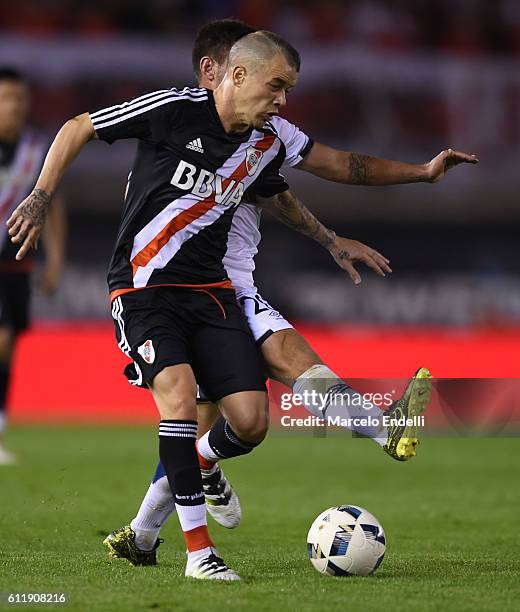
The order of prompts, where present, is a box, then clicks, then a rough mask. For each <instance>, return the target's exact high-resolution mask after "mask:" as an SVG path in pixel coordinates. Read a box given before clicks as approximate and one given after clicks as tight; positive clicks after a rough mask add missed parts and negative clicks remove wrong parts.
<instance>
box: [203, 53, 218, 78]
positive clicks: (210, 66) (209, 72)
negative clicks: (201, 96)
mask: <svg viewBox="0 0 520 612" xmlns="http://www.w3.org/2000/svg"><path fill="white" fill-rule="evenodd" d="M199 68H200V76H201V77H205V78H206V79H207V80H208V81H210V82H211V83H213V82H214V81H215V79H216V78H217V71H216V62H215V60H214V59H213V58H212V57H209V56H208V55H205V56H204V57H201V58H200V62H199Z"/></svg>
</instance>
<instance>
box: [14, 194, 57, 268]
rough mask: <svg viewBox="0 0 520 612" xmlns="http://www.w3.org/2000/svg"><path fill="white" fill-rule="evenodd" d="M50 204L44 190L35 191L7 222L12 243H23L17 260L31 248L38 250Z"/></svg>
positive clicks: (49, 199)
mask: <svg viewBox="0 0 520 612" xmlns="http://www.w3.org/2000/svg"><path fill="white" fill-rule="evenodd" d="M50 202H51V198H50V196H49V194H47V193H46V192H45V191H43V190H42V189H33V191H32V192H31V193H30V194H29V195H28V196H27V197H26V198H25V200H24V201H23V202H22V203H21V204H19V205H18V206H17V207H16V208H15V210H14V211H13V214H12V215H11V216H10V217H9V219H8V220H7V223H6V225H7V228H8V233H9V236H10V237H11V242H13V243H14V244H19V243H22V246H21V247H20V249H19V251H18V253H17V254H16V259H17V260H20V259H23V258H24V257H25V255H27V253H28V251H29V249H30V248H31V247H32V248H37V246H38V238H39V237H40V234H41V233H42V230H43V226H44V225H45V217H46V215H47V209H48V208H49V204H50Z"/></svg>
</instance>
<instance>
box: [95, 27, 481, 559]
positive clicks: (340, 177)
mask: <svg viewBox="0 0 520 612" xmlns="http://www.w3.org/2000/svg"><path fill="white" fill-rule="evenodd" d="M253 31H255V30H254V28H251V27H250V26H248V25H247V24H245V23H243V22H241V21H237V20H234V19H222V20H217V21H213V22H209V23H208V24H206V25H204V26H203V27H202V28H201V30H200V31H199V33H198V35H197V37H196V40H195V43H194V46H193V53H192V64H193V70H194V72H195V75H196V77H197V79H198V81H199V85H200V86H204V87H207V88H209V89H213V88H215V87H216V86H218V84H219V83H220V81H221V80H222V78H223V76H224V74H225V72H226V69H227V57H228V54H229V49H230V47H231V45H233V44H234V43H235V42H236V41H237V40H238V39H240V38H242V37H243V36H245V35H247V34H250V33H251V32H253ZM271 121H274V120H273V119H272V120H271ZM277 123H278V128H279V130H278V133H279V135H280V137H281V138H282V140H285V141H286V142H287V140H291V139H292V132H294V131H299V130H298V128H296V127H295V126H293V125H292V124H289V123H288V122H285V124H286V125H284V124H281V125H280V122H277ZM280 130H282V133H281V132H280ZM302 136H304V135H303V134H302V133H300V135H299V136H298V138H297V140H298V141H299V142H303V143H305V139H304V138H302ZM311 144H312V146H308V145H304V147H303V149H301V150H299V151H298V158H299V160H300V161H299V162H298V163H297V164H296V165H295V167H296V168H301V169H304V170H306V171H308V172H312V173H313V174H316V175H317V176H320V177H323V178H329V179H332V180H336V181H338V182H343V183H346V184H367V185H368V184H392V183H402V182H414V181H420V180H428V181H434V180H438V179H440V178H441V177H442V175H443V173H444V172H445V171H446V170H447V169H448V167H450V165H457V164H458V163H461V162H463V161H466V162H474V161H476V159H475V156H469V155H466V154H464V153H457V152H452V151H449V150H447V151H444V152H442V153H441V154H440V155H439V156H437V157H436V158H435V159H434V160H432V161H431V162H429V163H428V164H406V163H402V162H396V161H390V160H384V159H379V158H374V157H370V156H367V155H359V154H355V153H349V152H346V151H339V150H335V149H330V148H329V147H325V146H324V145H320V144H319V143H316V142H314V143H312V141H311ZM291 148H292V149H293V148H294V147H291ZM296 150H298V149H296ZM310 153H312V156H310ZM309 157H310V160H309ZM327 161H329V162H330V166H328V165H327ZM291 165H292V164H291ZM426 175H428V176H426ZM268 208H269V210H270V211H271V212H272V213H273V214H274V215H275V216H276V217H277V218H278V219H279V220H281V221H282V222H284V223H285V224H286V225H288V226H289V227H291V228H293V229H295V230H297V231H299V232H302V233H304V234H305V235H307V236H309V237H311V238H312V239H313V240H316V241H317V242H318V243H319V244H321V245H322V246H324V247H325V248H327V250H329V252H330V253H331V255H332V256H333V257H334V259H335V261H336V263H338V265H339V266H340V267H342V268H343V269H344V270H345V271H346V272H348V274H349V275H350V277H351V279H352V281H353V282H355V283H358V282H359V281H360V276H359V274H358V272H357V270H356V269H355V267H354V265H353V264H354V263H355V262H357V261H361V262H363V263H365V264H366V265H368V266H370V267H371V268H372V269H373V270H374V271H375V272H376V273H378V274H380V275H384V273H388V272H390V269H389V267H388V265H387V264H388V260H386V259H385V258H384V257H383V256H381V255H380V254H379V253H377V251H374V250H373V249H371V248H370V247H368V246H366V245H364V244H362V243H359V242H357V241H355V240H348V239H346V238H342V237H340V236H337V235H336V234H335V233H334V232H333V231H332V230H329V229H327V228H326V227H325V226H323V225H322V224H321V223H320V222H319V221H318V219H316V217H315V216H314V215H313V214H312V213H311V212H310V211H309V210H308V209H307V208H306V207H305V205H304V204H303V203H302V202H300V201H299V200H298V199H297V198H295V196H294V195H292V194H291V192H290V191H284V192H282V193H280V194H278V195H277V196H276V198H273V199H272V201H270V202H269V203H268ZM238 216H239V213H237V215H236V216H235V218H234V221H233V223H235V221H236V219H237V217H238ZM254 221H255V220H254V219H253V220H252V221H251V223H252V224H253V225H254ZM245 230H246V231H247V226H245ZM231 238H234V235H230V243H231V242H232V241H231ZM244 257H246V258H247V257H251V255H250V254H249V253H248V252H247V251H246V252H245V253H244ZM229 273H230V276H231V270H229ZM243 282H244V280H243V279H242V283H243ZM246 282H247V281H246ZM251 283H252V284H253V281H252V280H251ZM234 284H235V287H236V283H234ZM247 295H248V298H247V299H251V300H258V299H259V298H260V296H255V291H253V293H252V295H253V297H252V298H249V295H251V294H247ZM262 304H263V305H264V307H263V308H262V309H260V310H262V311H265V314H260V312H259V313H258V314H257V315H256V316H252V317H250V318H249V323H250V325H252V326H253V327H255V326H256V328H259V329H260V330H261V332H263V331H265V330H266V329H267V333H266V334H264V335H261V336H260V340H257V345H258V347H259V350H260V351H261V353H262V357H263V359H264V361H265V363H266V365H267V371H268V374H269V376H270V377H271V378H274V379H276V380H279V381H283V382H284V383H286V384H289V385H291V386H296V387H299V388H300V390H301V386H302V385H303V389H304V390H305V389H307V390H308V391H309V392H310V393H309V396H311V394H312V391H313V390H314V391H317V392H320V393H323V392H325V391H326V389H323V388H322V385H323V383H324V381H325V380H326V381H327V388H330V387H334V388H335V389H336V390H337V389H338V388H341V389H342V392H343V393H345V394H346V393H349V392H351V391H352V390H351V389H350V388H348V387H347V386H346V385H345V384H343V381H342V380H341V379H339V378H338V376H337V375H336V374H335V373H334V372H333V371H332V370H330V369H329V368H327V366H326V365H325V364H323V362H322V361H321V359H320V357H319V356H318V355H317V354H316V353H315V352H314V351H313V349H312V348H311V347H310V346H309V345H308V343H307V342H306V340H305V339H304V338H303V337H302V336H301V335H300V334H298V332H297V331H296V330H295V329H294V328H292V326H290V324H287V322H286V325H285V326H284V327H283V328H279V329H276V328H274V329H272V330H269V327H271V326H272V323H266V324H265V325H264V324H263V323H258V321H260V320H261V319H262V317H263V316H265V317H266V319H269V316H279V313H277V312H275V311H274V310H273V309H272V307H270V306H269V304H267V303H266V302H265V301H263V300H262ZM255 337H256V336H255ZM422 371H423V373H424V369H422ZM198 402H199V403H198V408H199V410H198V417H199V419H198V435H199V436H200V437H203V439H202V444H204V442H205V438H204V434H206V433H207V432H208V431H210V430H211V428H212V426H213V425H214V423H215V422H216V421H217V419H218V418H220V412H219V409H218V406H216V405H214V404H211V403H208V401H207V399H206V398H204V396H202V397H201V398H200V400H198ZM305 407H306V408H307V409H309V410H310V412H311V413H313V410H312V407H310V406H308V405H306V406H305ZM363 433H364V435H367V434H368V433H369V432H367V431H366V430H365V431H364V432H363ZM381 433H382V432H381V431H374V430H373V431H371V432H370V434H371V437H373V438H374V439H376V441H377V442H378V443H379V444H380V445H382V446H383V448H384V449H385V450H386V452H387V453H388V454H389V455H390V456H391V457H393V458H396V459H399V460H406V459H411V458H412V457H413V456H414V455H415V444H413V443H409V444H408V446H407V448H406V449H403V448H401V449H398V444H388V442H389V440H388V437H391V438H392V439H393V440H391V442H392V441H393V442H395V440H399V439H400V438H403V437H405V436H404V435H403V434H404V432H403V431H395V432H392V435H391V436H381ZM383 433H384V432H383ZM388 433H390V432H388ZM374 434H377V435H374ZM408 441H409V442H410V439H409V440H408ZM199 449H200V446H199ZM200 450H201V449H200ZM398 451H399V452H398ZM201 468H202V473H203V484H204V492H205V494H206V502H207V508H208V511H209V513H210V514H211V516H212V517H213V518H214V519H215V520H216V521H217V522H218V523H219V524H221V525H223V526H225V527H228V528H234V527H236V526H237V525H238V524H239V522H240V518H241V509H240V503H239V500H238V496H237V495H236V493H235V491H234V490H233V489H232V488H231V486H230V484H229V483H228V481H227V479H226V477H225V475H224V473H223V471H222V469H221V468H220V466H219V464H218V463H208V462H206V461H205V460H204V458H201ZM174 509H175V508H174V502H173V498H172V496H171V492H170V491H169V488H168V486H167V483H166V478H165V476H164V470H163V468H162V466H161V465H160V464H159V465H158V467H157V470H156V472H155V475H154V477H153V479H152V483H151V484H150V486H149V488H148V490H147V491H146V494H145V497H144V499H143V501H142V503H141V506H140V508H139V510H138V513H137V515H136V516H135V518H134V519H133V520H132V522H131V524H129V525H126V526H124V527H122V528H120V529H117V530H115V531H114V532H112V533H111V534H110V535H109V536H108V537H107V538H106V539H105V541H104V543H105V545H106V546H107V548H108V549H109V552H110V554H111V555H113V556H118V557H124V558H127V559H128V560H130V562H131V563H133V564H135V565H153V564H155V563H156V550H155V548H154V544H155V543H156V542H157V538H158V537H159V533H160V529H161V528H162V526H163V525H164V524H165V523H166V521H167V520H168V517H169V516H170V515H171V514H172V513H173V512H174Z"/></svg>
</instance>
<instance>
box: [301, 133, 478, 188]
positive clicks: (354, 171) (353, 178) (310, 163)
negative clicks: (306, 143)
mask: <svg viewBox="0 0 520 612" xmlns="http://www.w3.org/2000/svg"><path fill="white" fill-rule="evenodd" d="M465 162H466V163H470V164H476V163H477V162H478V159H477V157H476V156H475V155H468V154H466V153H462V152H460V151H453V150H452V149H447V150H445V151H442V152H441V153H439V155H437V156H436V157H434V158H433V159H432V160H431V161H430V162H428V163H426V164H407V163H405V162H400V161H391V160H389V159H381V158H379V157H372V156H370V155H362V154H360V153H350V152H348V151H339V150H337V149H332V148H331V147H327V146H325V145H323V144H320V143H319V142H316V143H314V145H313V147H312V149H311V150H310V151H309V153H308V154H307V155H306V156H305V157H304V159H303V161H301V162H300V163H299V164H298V166H297V168H298V169H299V170H305V171H307V172H311V173H312V174H315V175H316V176H319V177H321V178H324V179H327V180H329V181H335V182H337V183H347V184H349V185H397V184H399V183H418V182H427V183H435V182H437V181H439V180H441V178H442V177H443V176H444V174H445V173H446V172H447V171H448V170H449V169H450V168H453V167H454V166H457V165H459V164H461V163H465Z"/></svg>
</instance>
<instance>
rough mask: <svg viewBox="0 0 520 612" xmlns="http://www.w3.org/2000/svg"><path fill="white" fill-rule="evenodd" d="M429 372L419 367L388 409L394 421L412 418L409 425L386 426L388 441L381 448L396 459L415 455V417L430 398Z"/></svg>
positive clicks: (417, 442) (405, 458) (416, 442)
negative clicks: (401, 393)
mask: <svg viewBox="0 0 520 612" xmlns="http://www.w3.org/2000/svg"><path fill="white" fill-rule="evenodd" d="M431 390H432V384H431V374H430V372H429V371H428V370H427V369H426V368H419V369H418V370H417V372H416V373H415V374H414V377H413V378H412V380H411V381H410V382H409V384H408V386H407V387H406V391H405V392H404V394H403V396H402V397H401V398H400V399H398V400H397V401H396V402H395V404H394V405H393V406H392V407H391V408H390V409H389V410H388V412H387V415H388V416H389V417H391V418H392V419H395V420H396V421H399V420H406V419H413V421H414V422H413V423H412V424H410V425H407V424H406V423H404V424H402V423H401V424H398V423H395V424H392V425H389V426H388V442H387V443H386V444H385V446H383V450H384V451H385V452H386V453H388V454H389V455H390V457H393V458H394V459H396V460H397V461H408V460H409V459H412V458H413V457H415V455H416V452H417V445H418V444H419V438H418V437H417V428H418V423H417V422H416V421H417V419H415V418H414V417H418V416H419V415H420V414H421V413H422V412H424V411H425V410H426V408H427V407H428V404H429V403H430V400H431Z"/></svg>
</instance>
